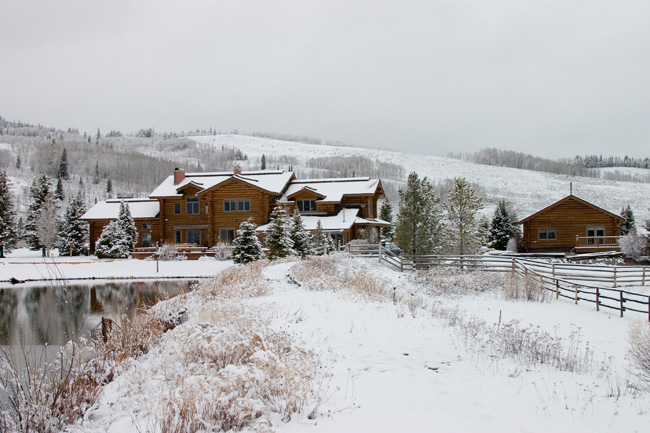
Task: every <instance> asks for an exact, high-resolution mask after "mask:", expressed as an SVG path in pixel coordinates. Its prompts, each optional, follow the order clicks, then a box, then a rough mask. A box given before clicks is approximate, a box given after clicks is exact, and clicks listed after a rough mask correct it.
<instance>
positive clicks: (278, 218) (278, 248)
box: [265, 206, 296, 260]
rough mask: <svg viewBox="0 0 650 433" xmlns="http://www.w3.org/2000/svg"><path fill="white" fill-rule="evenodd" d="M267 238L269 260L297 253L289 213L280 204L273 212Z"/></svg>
mask: <svg viewBox="0 0 650 433" xmlns="http://www.w3.org/2000/svg"><path fill="white" fill-rule="evenodd" d="M265 239H266V246H267V247H268V248H269V260H273V259H280V258H282V257H287V256H293V255H295V254H296V252H295V251H294V249H293V240H292V239H291V224H290V219H289V214H288V212H287V210H286V209H285V208H284V207H282V206H278V207H276V208H275V209H273V212H271V220H270V222H269V228H268V230H267V231H266V237H265Z"/></svg>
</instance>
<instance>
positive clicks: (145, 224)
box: [142, 223, 151, 230]
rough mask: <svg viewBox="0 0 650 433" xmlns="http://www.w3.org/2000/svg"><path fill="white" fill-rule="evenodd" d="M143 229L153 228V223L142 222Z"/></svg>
mask: <svg viewBox="0 0 650 433" xmlns="http://www.w3.org/2000/svg"><path fill="white" fill-rule="evenodd" d="M142 230H151V223H142Z"/></svg>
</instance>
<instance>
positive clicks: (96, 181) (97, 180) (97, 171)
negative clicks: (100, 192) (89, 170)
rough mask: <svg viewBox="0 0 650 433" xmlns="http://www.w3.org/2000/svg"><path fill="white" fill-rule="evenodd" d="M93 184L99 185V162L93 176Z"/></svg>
mask: <svg viewBox="0 0 650 433" xmlns="http://www.w3.org/2000/svg"><path fill="white" fill-rule="evenodd" d="M93 184H94V185H98V184H99V161H95V175H94V176H93Z"/></svg>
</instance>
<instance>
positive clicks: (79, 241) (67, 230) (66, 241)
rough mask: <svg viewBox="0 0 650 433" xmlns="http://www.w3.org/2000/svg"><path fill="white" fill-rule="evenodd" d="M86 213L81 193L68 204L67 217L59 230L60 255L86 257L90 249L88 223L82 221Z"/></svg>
mask: <svg viewBox="0 0 650 433" xmlns="http://www.w3.org/2000/svg"><path fill="white" fill-rule="evenodd" d="M84 213H86V207H85V206H84V202H83V198H82V194H81V191H79V192H78V193H77V196H76V197H75V198H74V199H73V200H72V201H71V202H70V203H69V204H68V208H67V209H66V211H65V216H64V218H63V222H62V223H61V227H60V229H59V239H58V248H59V254H61V255H68V254H70V253H72V255H73V256H80V255H86V254H87V253H88V248H87V246H86V244H87V242H88V223H87V222H86V221H83V220H82V219H81V216H82V215H83V214H84Z"/></svg>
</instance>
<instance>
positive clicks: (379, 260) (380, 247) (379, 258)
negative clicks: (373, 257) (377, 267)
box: [378, 242, 381, 263]
mask: <svg viewBox="0 0 650 433" xmlns="http://www.w3.org/2000/svg"><path fill="white" fill-rule="evenodd" d="M378 245H379V254H378V255H379V263H381V242H379V244H378Z"/></svg>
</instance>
